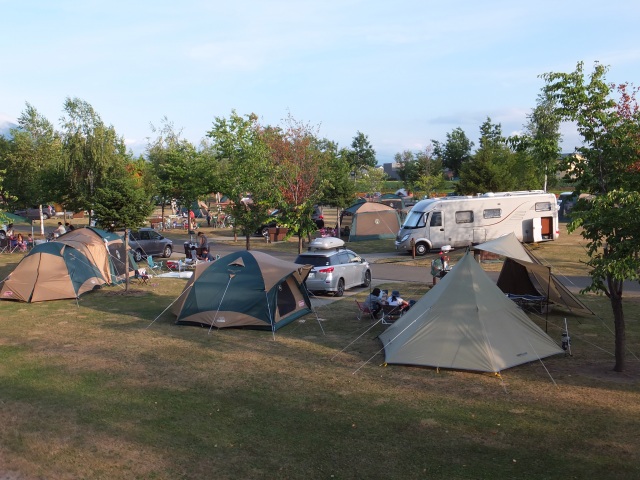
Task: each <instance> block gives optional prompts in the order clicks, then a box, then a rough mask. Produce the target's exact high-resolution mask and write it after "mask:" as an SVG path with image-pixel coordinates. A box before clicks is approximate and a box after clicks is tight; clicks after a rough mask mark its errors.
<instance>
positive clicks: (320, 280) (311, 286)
mask: <svg viewBox="0 0 640 480" xmlns="http://www.w3.org/2000/svg"><path fill="white" fill-rule="evenodd" d="M317 240H321V239H317ZM340 242H342V241H340ZM342 243H343V244H344V242H342ZM311 245H312V247H310V249H309V251H308V252H304V253H301V254H300V255H298V258H296V260H295V263H299V264H302V265H313V269H312V270H311V272H310V273H309V276H308V277H307V280H306V285H307V290H309V291H310V292H331V293H333V294H334V295H335V296H336V297H341V296H342V295H343V294H344V291H345V290H346V289H348V288H352V287H358V286H362V287H368V286H369V284H370V283H371V270H370V269H369V262H367V261H366V260H365V259H363V258H361V257H360V256H359V255H357V254H356V253H354V252H352V251H351V250H347V249H346V248H344V247H342V246H338V247H332V248H314V247H313V243H312V244H311Z"/></svg>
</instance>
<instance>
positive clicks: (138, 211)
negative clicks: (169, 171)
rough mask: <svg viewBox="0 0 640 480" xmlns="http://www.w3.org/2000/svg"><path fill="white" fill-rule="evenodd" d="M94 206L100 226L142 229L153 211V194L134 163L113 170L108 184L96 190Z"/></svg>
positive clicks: (107, 181) (112, 229)
mask: <svg viewBox="0 0 640 480" xmlns="http://www.w3.org/2000/svg"><path fill="white" fill-rule="evenodd" d="M93 205H94V207H93V208H94V213H95V217H96V221H97V223H98V225H100V226H101V227H102V228H104V229H106V230H110V231H115V230H120V229H124V228H135V227H140V226H142V225H144V223H145V221H146V220H147V218H148V217H149V215H150V214H151V212H152V211H153V203H152V202H151V195H150V194H149V193H148V191H147V190H145V188H144V185H143V183H142V176H141V174H140V172H138V171H137V170H136V169H135V165H134V164H130V165H119V166H115V167H113V168H112V169H111V170H110V172H109V175H108V177H107V180H106V182H105V184H104V185H103V186H101V187H98V188H97V189H96V191H95V194H94V199H93Z"/></svg>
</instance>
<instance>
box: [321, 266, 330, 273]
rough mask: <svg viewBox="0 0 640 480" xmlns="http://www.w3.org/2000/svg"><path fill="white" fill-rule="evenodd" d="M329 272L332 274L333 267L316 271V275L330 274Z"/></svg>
mask: <svg viewBox="0 0 640 480" xmlns="http://www.w3.org/2000/svg"><path fill="white" fill-rule="evenodd" d="M331 272H333V267H327V268H323V269H321V270H318V273H331Z"/></svg>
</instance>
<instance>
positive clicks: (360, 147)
mask: <svg viewBox="0 0 640 480" xmlns="http://www.w3.org/2000/svg"><path fill="white" fill-rule="evenodd" d="M346 158H347V161H348V162H349V165H350V166H351V169H352V171H353V173H354V175H355V176H356V177H358V175H359V174H360V172H361V171H362V170H365V169H366V168H367V167H370V168H374V167H375V166H376V165H377V164H378V161H377V160H376V151H375V150H374V149H373V147H372V146H371V143H370V142H369V138H368V137H367V136H366V135H365V134H364V133H362V132H357V133H356V136H355V137H353V141H352V142H351V149H350V150H347V151H346Z"/></svg>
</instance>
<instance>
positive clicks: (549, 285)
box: [544, 268, 551, 333]
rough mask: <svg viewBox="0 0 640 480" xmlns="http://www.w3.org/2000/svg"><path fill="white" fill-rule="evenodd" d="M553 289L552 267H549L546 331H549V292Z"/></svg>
mask: <svg viewBox="0 0 640 480" xmlns="http://www.w3.org/2000/svg"><path fill="white" fill-rule="evenodd" d="M550 290H551V268H549V278H548V280H547V308H546V310H547V311H546V313H545V319H544V332H545V333H549V327H548V324H549V293H550Z"/></svg>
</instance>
